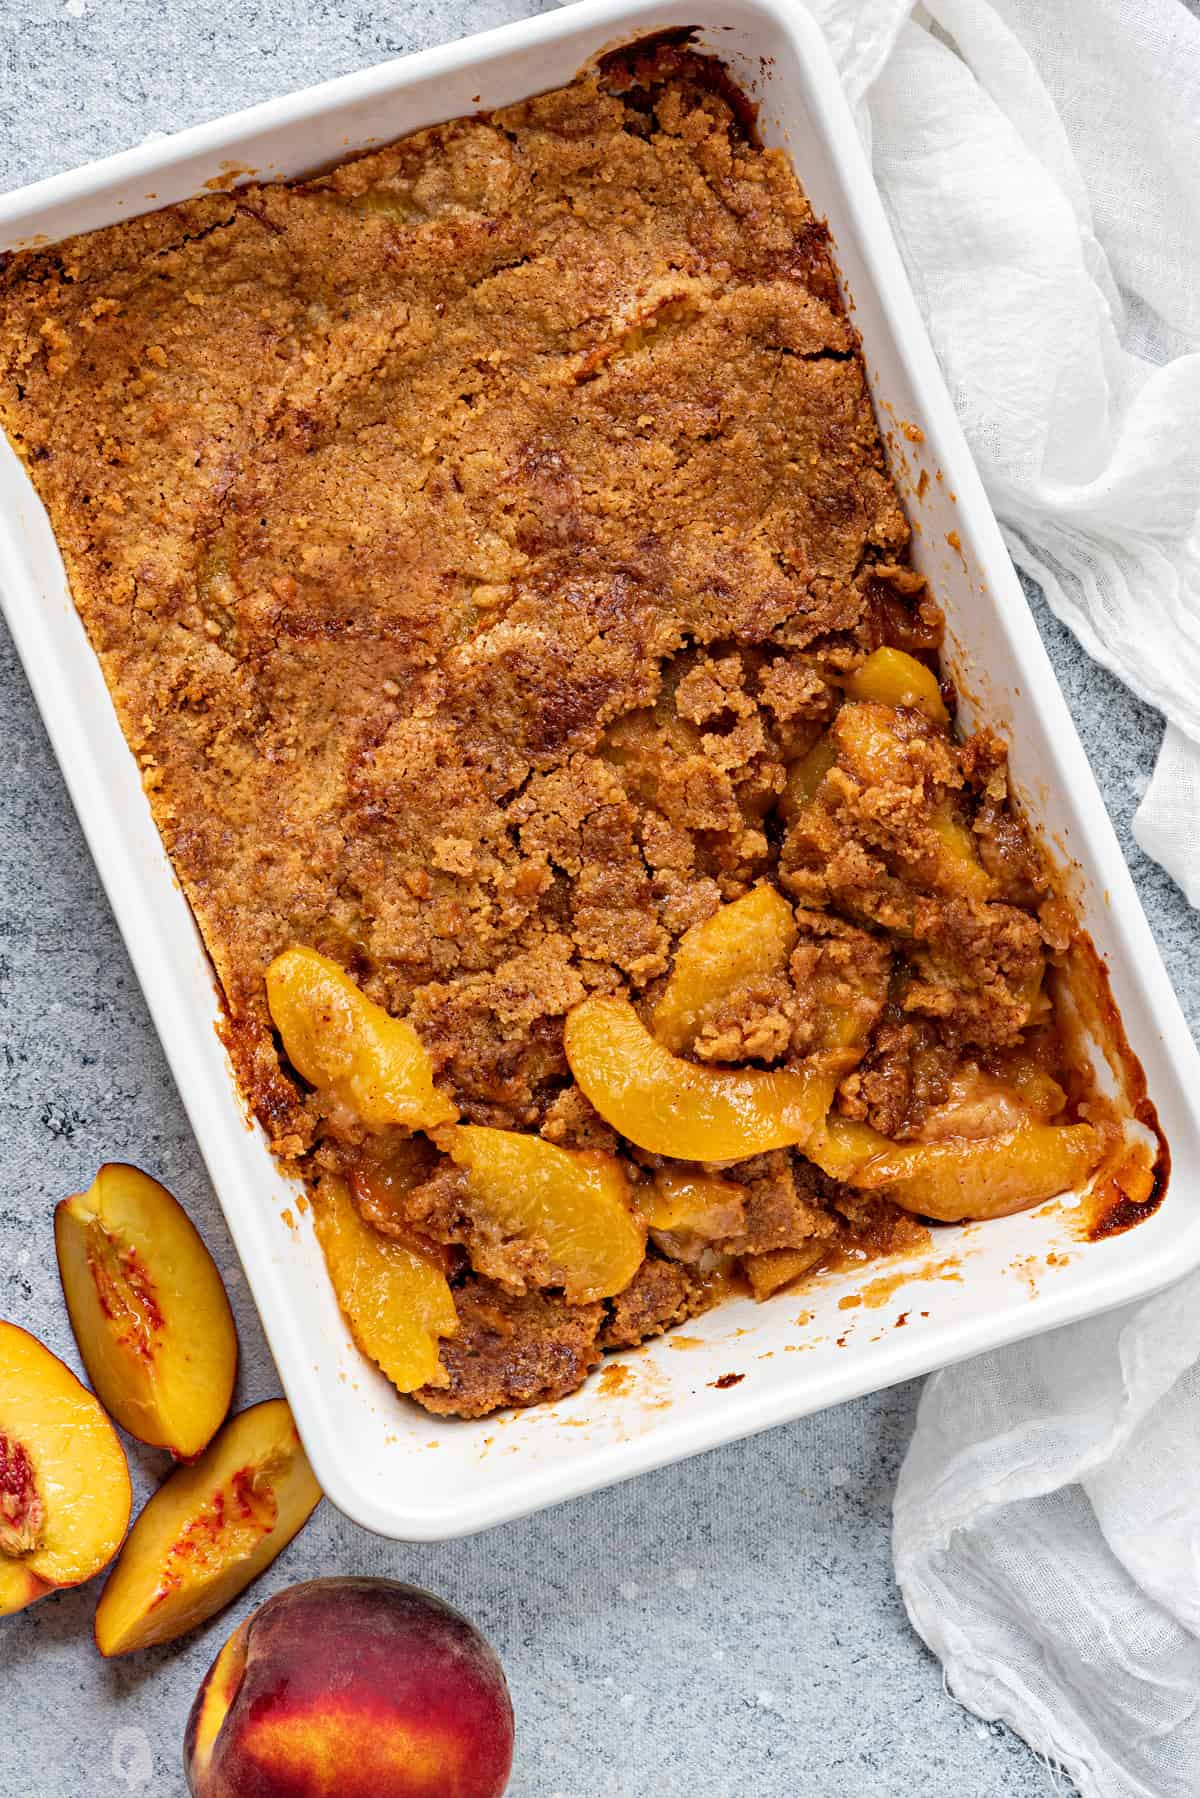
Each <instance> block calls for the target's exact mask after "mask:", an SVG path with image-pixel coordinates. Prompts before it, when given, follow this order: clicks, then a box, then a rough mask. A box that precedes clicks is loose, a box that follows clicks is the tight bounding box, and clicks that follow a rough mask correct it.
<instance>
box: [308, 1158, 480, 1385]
mask: <svg viewBox="0 0 1200 1798" xmlns="http://www.w3.org/2000/svg"><path fill="white" fill-rule="evenodd" d="M313 1224H314V1227H315V1229H316V1233H317V1241H318V1242H319V1243H320V1245H321V1248H322V1250H323V1252H324V1255H325V1264H326V1266H327V1267H328V1269H329V1278H330V1281H331V1282H332V1285H333V1290H334V1292H335V1293H336V1294H337V1299H338V1303H339V1305H340V1306H341V1308H342V1312H343V1314H344V1316H345V1318H346V1322H347V1323H348V1324H349V1325H350V1333H351V1335H352V1336H353V1337H354V1340H355V1342H357V1344H358V1346H359V1348H360V1349H361V1350H362V1352H363V1354H364V1355H368V1356H369V1357H370V1358H371V1360H372V1361H374V1362H376V1363H377V1364H378V1366H379V1367H381V1368H382V1370H383V1372H384V1373H385V1374H386V1375H387V1377H388V1379H389V1380H390V1381H391V1382H392V1385H393V1386H395V1387H396V1389H397V1391H398V1392H414V1391H415V1390H416V1388H417V1387H418V1386H442V1385H444V1384H445V1382H446V1374H445V1370H444V1368H443V1367H442V1363H441V1359H440V1353H439V1349H438V1342H439V1338H441V1337H443V1336H453V1335H454V1333H455V1331H456V1330H457V1329H458V1313H457V1312H456V1311H455V1309H454V1299H453V1297H452V1296H451V1293H450V1288H449V1286H448V1285H447V1284H446V1276H445V1275H444V1274H443V1272H442V1270H441V1268H440V1267H439V1266H438V1265H437V1264H436V1262H434V1261H432V1260H431V1259H430V1257H429V1256H427V1255H422V1254H421V1253H420V1252H419V1251H418V1250H417V1249H416V1248H410V1247H409V1246H408V1244H407V1243H403V1242H396V1241H394V1240H393V1239H392V1238H391V1237H389V1236H383V1235H381V1234H380V1232H379V1231H378V1230H373V1229H372V1228H371V1226H370V1224H367V1223H364V1222H363V1219H362V1218H361V1217H360V1216H359V1214H358V1210H357V1207H356V1206H355V1204H354V1201H353V1199H352V1198H351V1197H350V1194H349V1192H348V1191H347V1189H346V1186H345V1184H344V1182H343V1181H341V1180H336V1179H332V1178H331V1179H327V1180H322V1182H321V1184H320V1186H319V1187H318V1188H317V1191H316V1193H315V1195H314V1198H313Z"/></svg>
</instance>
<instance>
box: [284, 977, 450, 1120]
mask: <svg viewBox="0 0 1200 1798" xmlns="http://www.w3.org/2000/svg"><path fill="white" fill-rule="evenodd" d="M267 1004H268V1005H269V1006H270V1009H271V1016H272V1018H273V1019H274V1021H275V1028H276V1029H277V1030H278V1031H279V1034H280V1036H281V1037H282V1038H283V1046H284V1049H285V1050H286V1051H287V1057H288V1060H289V1061H290V1062H291V1064H292V1066H293V1067H294V1068H295V1069H296V1070H297V1071H298V1072H299V1073H301V1074H302V1075H303V1076H304V1078H305V1079H306V1080H307V1081H308V1082H309V1084H310V1085H311V1086H315V1087H316V1088H317V1089H318V1090H319V1091H323V1092H326V1093H328V1094H329V1095H330V1097H331V1098H333V1099H334V1100H335V1101H337V1102H339V1103H340V1104H342V1105H344V1106H345V1107H346V1109H347V1110H348V1111H350V1112H351V1113H353V1115H354V1116H355V1117H356V1118H358V1119H359V1121H360V1122H361V1123H363V1124H365V1125H366V1126H367V1128H368V1129H369V1130H380V1129H383V1128H384V1127H385V1126H386V1125H388V1124H401V1125H403V1126H404V1127H405V1128H407V1129H409V1130H432V1129H434V1128H435V1127H436V1126H437V1125H438V1124H449V1123H453V1121H454V1119H455V1118H456V1117H457V1116H458V1112H457V1110H456V1108H455V1107H454V1106H453V1105H452V1104H451V1102H450V1100H449V1099H447V1097H446V1096H445V1094H444V1093H440V1092H438V1090H437V1088H436V1087H435V1086H434V1084H433V1063H432V1062H431V1061H430V1059H429V1053H428V1051H427V1050H426V1048H425V1045H424V1044H423V1043H422V1041H421V1039H420V1037H419V1036H418V1035H417V1033H416V1031H415V1030H414V1029H413V1027H412V1025H411V1024H409V1023H406V1022H405V1020H404V1019H403V1018H394V1017H393V1016H392V1015H391V1013H390V1012H387V1011H385V1010H384V1008H383V1006H382V1005H376V1004H375V1002H374V1000H372V999H368V998H367V995H366V994H365V993H364V992H363V991H362V990H361V989H360V988H359V987H357V986H356V985H355V983H354V981H353V980H351V978H350V976H349V974H347V973H346V971H345V969H343V968H340V967H339V966H338V964H337V962H335V961H331V960H330V959H329V957H328V956H327V955H321V954H320V953H319V952H318V951H317V950H316V949H285V950H284V952H283V954H282V955H277V956H276V957H275V960H274V961H273V962H272V963H271V965H270V967H269V968H268V969H267Z"/></svg>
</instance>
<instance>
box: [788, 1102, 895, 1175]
mask: <svg viewBox="0 0 1200 1798" xmlns="http://www.w3.org/2000/svg"><path fill="white" fill-rule="evenodd" d="M896 1146H897V1145H896V1144H895V1143H894V1142H892V1141H891V1140H890V1138H889V1137H886V1136H882V1135H881V1134H880V1133H879V1131H878V1130H873V1129H872V1128H871V1126H870V1124H860V1123H859V1122H858V1121H857V1120H856V1119H855V1118H844V1117H839V1116H838V1115H837V1113H836V1112H831V1113H830V1115H829V1116H828V1117H827V1118H826V1120H825V1127H824V1129H823V1130H821V1131H819V1132H818V1133H817V1135H816V1136H814V1137H813V1139H812V1141H811V1142H810V1143H808V1144H807V1145H806V1147H805V1150H804V1153H805V1155H806V1156H807V1157H808V1159H809V1160H810V1161H812V1162H815V1163H816V1165H817V1166H818V1167H819V1168H820V1170H821V1172H822V1173H823V1174H828V1175H829V1176H830V1178H831V1179H833V1180H845V1181H847V1182H849V1183H850V1184H851V1185H853V1183H854V1176H855V1174H857V1173H858V1171H859V1169H860V1168H863V1167H865V1166H866V1165H867V1163H868V1162H869V1161H873V1160H875V1158H876V1157H877V1156H880V1155H887V1154H890V1153H891V1151H892V1150H893V1149H894V1148H896Z"/></svg>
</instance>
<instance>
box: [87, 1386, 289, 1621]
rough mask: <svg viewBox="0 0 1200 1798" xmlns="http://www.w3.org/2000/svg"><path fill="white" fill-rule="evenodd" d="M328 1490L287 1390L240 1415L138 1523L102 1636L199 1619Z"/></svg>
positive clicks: (105, 1601)
mask: <svg viewBox="0 0 1200 1798" xmlns="http://www.w3.org/2000/svg"><path fill="white" fill-rule="evenodd" d="M320 1499H321V1488H320V1487H319V1486H318V1485H317V1482H316V1480H315V1479H314V1477H313V1472H312V1468H311V1467H310V1466H309V1464H308V1457H307V1455H306V1454H305V1453H304V1450H303V1448H302V1447H301V1445H300V1438H299V1436H297V1434H296V1426H295V1424H294V1423H293V1422H292V1414H291V1412H290V1411H289V1409H288V1407H287V1404H286V1403H285V1401H284V1400H283V1399H281V1398H275V1399H268V1400H267V1401H266V1402H265V1403H264V1404H261V1405H253V1406H251V1408H250V1409H249V1410H248V1411H241V1412H239V1413H238V1415H237V1416H236V1417H232V1418H230V1420H229V1422H228V1423H227V1424H226V1425H225V1427H224V1429H223V1430H222V1431H221V1433H220V1435H219V1436H217V1438H216V1440H215V1441H214V1442H213V1443H212V1444H211V1446H210V1447H209V1448H207V1449H206V1450H205V1452H204V1454H202V1455H201V1457H200V1459H199V1460H198V1461H195V1462H193V1463H192V1464H191V1466H189V1467H177V1468H176V1469H175V1472H174V1473H173V1474H171V1476H170V1478H169V1479H167V1480H166V1481H165V1482H164V1483H163V1485H161V1486H160V1487H159V1489H158V1491H157V1492H156V1493H155V1494H154V1496H153V1498H151V1499H150V1500H149V1501H148V1502H147V1504H146V1506H145V1509H144V1510H143V1511H142V1513H141V1515H140V1517H139V1518H138V1520H137V1522H136V1523H135V1524H134V1526H133V1528H132V1529H131V1530H130V1532H129V1536H128V1539H127V1541H126V1543H125V1546H124V1548H123V1549H122V1550H121V1553H120V1556H119V1557H118V1559H117V1564H116V1566H115V1567H114V1568H113V1570H112V1572H111V1573H110V1574H109V1576H108V1579H107V1580H106V1581H105V1584H104V1591H103V1592H102V1593H101V1595H100V1603H99V1605H98V1606H97V1607H96V1646H97V1648H98V1649H99V1650H100V1653H101V1654H103V1655H118V1654H130V1653H132V1651H133V1650H134V1649H135V1648H152V1647H153V1646H154V1645H155V1644H156V1643H159V1642H172V1641H174V1639H175V1637H176V1636H182V1635H183V1634H184V1633H185V1632H186V1631H187V1630H189V1629H195V1627H196V1625H197V1624H199V1623H205V1622H207V1620H208V1619H209V1618H210V1617H213V1616H215V1615H216V1613H217V1612H218V1611H220V1610H223V1609H224V1607H225V1606H226V1605H227V1604H228V1603H229V1602H230V1600H231V1599H234V1598H236V1597H237V1595H238V1593H239V1592H242V1591H244V1590H245V1588H246V1587H247V1586H248V1585H249V1584H250V1582H251V1580H253V1579H257V1578H258V1576H259V1574H260V1573H261V1572H262V1571H263V1569H264V1568H265V1567H269V1566H270V1564H271V1562H272V1561H273V1560H274V1559H275V1557H276V1555H277V1554H279V1553H280V1551H281V1550H282V1549H284V1548H286V1547H287V1545H288V1543H289V1542H290V1541H291V1539H292V1537H293V1536H294V1535H295V1534H296V1532H297V1530H299V1529H300V1528H301V1527H302V1526H303V1525H304V1524H305V1523H306V1522H307V1521H308V1519H309V1517H310V1516H311V1515H312V1513H313V1511H314V1510H315V1509H316V1507H317V1505H318V1504H319V1503H320Z"/></svg>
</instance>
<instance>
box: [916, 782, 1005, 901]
mask: <svg viewBox="0 0 1200 1798" xmlns="http://www.w3.org/2000/svg"><path fill="white" fill-rule="evenodd" d="M929 823H930V827H931V828H932V830H933V833H934V836H935V837H936V838H937V845H938V850H937V872H936V879H937V884H938V885H939V887H942V888H944V889H945V891H947V892H949V893H961V894H962V896H963V897H964V898H966V899H990V898H992V897H993V895H994V894H995V891H996V883H995V881H994V880H993V879H992V877H991V875H990V874H989V873H988V871H987V869H986V868H985V867H984V865H983V863H982V862H981V861H980V859H979V850H978V848H977V847H976V843H975V836H974V832H972V831H971V830H969V829H968V828H967V826H966V825H965V824H964V823H962V821H961V820H960V819H958V818H956V817H955V816H954V813H953V812H952V811H951V810H950V808H949V806H948V805H941V806H938V807H937V809H936V810H935V811H934V813H933V815H932V817H931V818H930V820H929Z"/></svg>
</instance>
